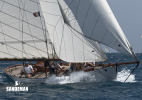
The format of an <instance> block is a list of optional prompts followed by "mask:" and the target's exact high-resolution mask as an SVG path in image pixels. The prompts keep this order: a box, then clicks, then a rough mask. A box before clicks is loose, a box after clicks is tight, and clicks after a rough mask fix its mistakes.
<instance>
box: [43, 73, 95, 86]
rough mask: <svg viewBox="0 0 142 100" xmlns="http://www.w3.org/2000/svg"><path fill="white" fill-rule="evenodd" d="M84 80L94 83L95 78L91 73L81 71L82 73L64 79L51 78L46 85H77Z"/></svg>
mask: <svg viewBox="0 0 142 100" xmlns="http://www.w3.org/2000/svg"><path fill="white" fill-rule="evenodd" d="M84 80H85V81H88V80H89V81H94V80H95V77H93V76H91V74H90V73H86V72H83V71H80V72H73V73H72V74H71V75H70V76H62V77H56V76H51V77H49V78H48V79H47V80H46V82H45V83H47V84H67V83H77V82H81V81H84Z"/></svg>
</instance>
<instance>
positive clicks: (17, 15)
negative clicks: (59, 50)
mask: <svg viewBox="0 0 142 100" xmlns="http://www.w3.org/2000/svg"><path fill="white" fill-rule="evenodd" d="M35 12H40V16H39V17H35V16H34V15H33V13H35ZM46 44H47V46H46ZM43 57H44V58H47V59H48V58H49V59H53V57H54V59H57V56H56V55H54V49H53V46H52V42H51V40H50V38H49V35H48V32H47V30H46V27H45V22H44V18H43V15H42V13H41V8H40V5H39V1H38V0H0V59H2V58H8V59H14V58H17V59H23V58H27V59H33V58H38V59H39V58H43Z"/></svg>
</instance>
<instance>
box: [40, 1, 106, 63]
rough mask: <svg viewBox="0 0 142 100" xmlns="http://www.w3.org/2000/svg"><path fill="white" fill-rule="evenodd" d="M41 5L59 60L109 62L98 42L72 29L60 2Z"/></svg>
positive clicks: (42, 2)
mask: <svg viewBox="0 0 142 100" xmlns="http://www.w3.org/2000/svg"><path fill="white" fill-rule="evenodd" d="M40 4H41V8H42V12H43V16H44V18H45V22H46V26H47V29H48V32H49V36H50V39H51V41H52V42H53V44H54V47H55V51H56V54H57V56H58V57H59V58H61V59H62V60H64V61H68V62H100V61H106V60H107V57H106V55H105V54H104V52H103V51H102V49H101V47H100V45H99V44H98V43H97V42H95V41H93V40H91V39H89V38H86V37H84V36H83V34H79V33H78V32H77V31H76V30H75V29H73V28H72V27H71V25H70V24H69V23H68V17H67V16H66V15H65V14H66V12H64V11H63V10H62V7H61V5H60V4H59V2H58V0H44V1H42V0H40ZM79 28H80V27H79Z"/></svg>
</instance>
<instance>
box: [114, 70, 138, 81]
mask: <svg viewBox="0 0 142 100" xmlns="http://www.w3.org/2000/svg"><path fill="white" fill-rule="evenodd" d="M130 73H131V71H130V70H126V69H123V70H122V71H120V72H118V74H117V79H116V81H119V82H124V81H125V80H126V79H127V77H128V76H129V75H130ZM126 82H136V81H135V75H134V74H132V75H130V77H129V78H128V79H127V81H126Z"/></svg>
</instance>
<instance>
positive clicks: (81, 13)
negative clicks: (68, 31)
mask: <svg viewBox="0 0 142 100" xmlns="http://www.w3.org/2000/svg"><path fill="white" fill-rule="evenodd" d="M48 1H49V0H48ZM52 1H56V0H52ZM58 2H59V5H60V9H62V12H65V13H64V14H65V15H64V16H66V18H67V20H66V21H67V22H66V23H68V25H70V27H72V28H73V29H74V30H75V31H76V32H78V33H80V34H82V35H83V36H84V37H86V38H89V39H91V40H94V41H97V42H99V43H102V44H104V45H107V46H109V47H111V48H113V49H116V50H117V51H120V52H122V53H124V54H126V55H129V56H131V57H135V54H134V53H133V50H132V48H131V47H130V44H129V42H128V40H127V38H126V36H125V35H124V33H123V31H122V29H121V28H120V26H119V24H118V22H117V20H116V18H115V16H114V14H113V12H112V11H111V9H110V7H109V5H108V3H107V1H106V0H58ZM135 58H136V57H135Z"/></svg>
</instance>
